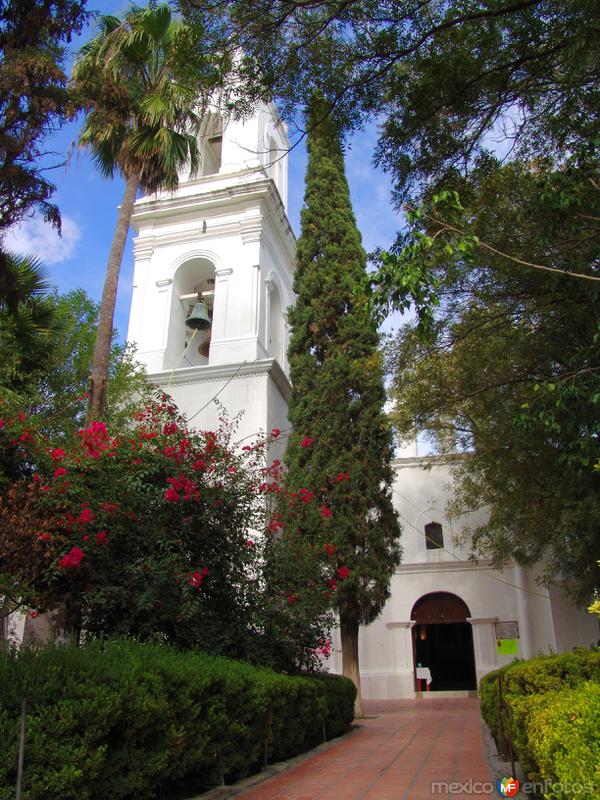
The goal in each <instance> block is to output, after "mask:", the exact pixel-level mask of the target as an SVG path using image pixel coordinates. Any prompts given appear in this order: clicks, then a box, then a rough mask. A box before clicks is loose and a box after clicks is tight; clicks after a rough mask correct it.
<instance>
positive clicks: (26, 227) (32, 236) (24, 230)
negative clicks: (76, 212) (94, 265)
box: [3, 215, 81, 264]
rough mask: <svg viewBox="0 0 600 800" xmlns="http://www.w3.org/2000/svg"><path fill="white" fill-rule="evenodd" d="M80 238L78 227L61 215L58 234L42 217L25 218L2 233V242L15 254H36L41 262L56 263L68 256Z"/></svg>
mask: <svg viewBox="0 0 600 800" xmlns="http://www.w3.org/2000/svg"><path fill="white" fill-rule="evenodd" d="M80 239H81V230H80V229H79V226H78V225H77V223H76V222H75V220H73V219H71V217H68V216H66V215H63V217H62V236H59V235H58V231H57V230H56V228H53V227H52V225H48V223H46V222H44V221H43V220H41V219H36V218H29V219H24V220H23V222H21V223H20V224H19V225H17V226H15V227H14V228H12V229H11V230H10V231H9V232H8V233H7V234H6V238H5V239H4V242H3V246H4V247H5V248H6V250H12V251H13V252H15V253H19V255H33V256H36V257H37V258H39V259H40V260H41V261H42V262H43V263H44V264H60V263H61V262H62V261H67V260H68V259H69V258H71V256H72V255H73V254H74V253H75V248H76V247H77V243H78V242H79V240H80Z"/></svg>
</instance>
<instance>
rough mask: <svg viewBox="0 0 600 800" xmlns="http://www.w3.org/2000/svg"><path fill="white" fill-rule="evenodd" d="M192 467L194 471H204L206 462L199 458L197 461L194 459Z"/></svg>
mask: <svg viewBox="0 0 600 800" xmlns="http://www.w3.org/2000/svg"><path fill="white" fill-rule="evenodd" d="M192 469H193V470H194V472H202V471H203V470H205V469H206V462H205V461H203V460H202V459H201V458H199V459H198V460H197V461H194V463H193V464H192Z"/></svg>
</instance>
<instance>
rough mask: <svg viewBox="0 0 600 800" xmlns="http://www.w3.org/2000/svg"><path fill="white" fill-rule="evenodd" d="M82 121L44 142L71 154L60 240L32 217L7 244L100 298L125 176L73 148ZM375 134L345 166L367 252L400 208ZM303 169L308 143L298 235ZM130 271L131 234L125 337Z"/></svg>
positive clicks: (294, 168) (292, 185) (67, 284)
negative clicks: (107, 173)
mask: <svg viewBox="0 0 600 800" xmlns="http://www.w3.org/2000/svg"><path fill="white" fill-rule="evenodd" d="M127 7H128V4H127V3H123V2H122V1H121V0H96V2H95V3H90V8H93V9H94V10H98V11H99V12H100V13H111V14H113V13H116V14H121V13H122V12H123V11H124V10H126V9H127ZM92 32H93V25H92V29H91V30H90V29H88V30H87V31H86V32H84V34H83V35H82V36H81V37H79V38H78V39H77V41H75V42H74V43H73V44H72V47H71V49H72V50H73V51H76V50H77V49H78V48H79V47H80V46H81V43H82V42H83V41H85V40H86V39H87V38H89V36H90V35H91V33H92ZM78 128H79V123H73V124H70V125H66V126H65V127H63V128H62V129H61V130H60V131H58V132H57V133H56V134H55V135H54V136H53V137H52V138H51V139H49V140H48V141H47V142H46V147H45V149H46V150H47V151H52V152H53V153H54V154H55V155H54V156H53V158H54V162H53V163H60V162H62V161H64V160H65V158H66V155H67V153H69V152H70V153H71V155H70V158H69V160H68V164H67V165H66V166H64V167H63V166H61V167H57V168H55V169H53V170H52V171H51V172H50V180H52V181H53V182H54V183H55V185H56V187H57V192H56V195H55V197H54V201H55V202H56V203H57V205H58V206H59V208H60V211H61V214H62V219H63V234H62V238H61V239H59V238H58V235H57V234H56V232H55V231H54V230H53V229H52V228H51V227H50V226H48V225H45V224H44V223H43V222H42V221H41V220H39V219H35V218H34V219H27V220H25V221H24V222H23V223H22V225H21V226H20V227H19V228H18V229H16V230H14V231H12V232H11V233H10V234H9V235H8V236H7V238H6V241H5V246H6V247H7V248H9V249H12V250H17V251H18V252H21V253H33V254H34V255H36V256H38V257H39V258H40V259H41V260H42V262H43V263H44V264H45V265H46V267H47V269H48V272H49V276H50V280H51V282H52V283H53V284H55V285H56V286H57V287H58V289H59V291H61V292H63V291H68V290H69V289H74V288H77V287H82V288H83V289H85V291H86V292H88V294H89V295H90V296H91V297H93V298H95V299H96V300H99V299H100V296H101V294H102V285H103V281H104V272H105V268H106V259H107V257H108V251H109V248H110V244H111V239H112V235H113V231H114V226H115V224H116V218H117V206H118V204H119V203H120V200H121V195H122V192H123V182H122V180H121V179H120V178H115V179H114V180H113V181H107V180H106V179H104V178H103V177H101V175H100V174H99V173H98V172H97V171H96V169H95V167H94V165H93V163H92V162H91V160H90V158H89V156H88V155H87V153H86V152H85V151H82V150H78V149H77V148H76V147H75V143H76V139H77V132H78ZM376 138H377V131H376V125H375V124H371V125H369V126H368V127H367V129H366V130H365V131H363V132H361V133H359V134H357V135H355V136H354V137H353V138H352V139H351V140H350V141H349V142H348V147H347V153H346V173H347V177H348V181H349V184H350V191H351V195H352V202H353V206H354V212H355V214H356V217H357V221H358V226H359V229H360V231H361V233H362V236H363V243H364V246H365V248H366V249H367V251H370V250H373V249H374V248H375V247H377V246H381V247H386V246H389V245H390V244H391V243H392V241H393V240H394V237H395V233H396V230H397V228H398V226H399V221H398V215H397V214H396V212H394V211H393V209H392V206H391V202H390V182H389V179H388V178H387V176H386V175H385V174H384V173H383V172H382V171H381V170H377V169H375V168H374V167H373V165H372V156H373V150H374V146H375V141H376ZM305 169H306V150H305V147H304V144H303V143H301V144H300V145H299V146H298V147H296V148H294V149H293V151H292V153H291V154H290V157H289V216H290V222H291V224H292V227H293V228H294V231H295V232H296V235H298V234H299V217H300V209H301V207H302V197H303V192H304V173H305ZM132 271H133V254H132V247H131V237H130V240H129V241H128V245H127V249H126V253H125V256H124V259H123V266H122V272H121V280H120V284H119V294H118V299H117V309H116V315H115V325H116V327H117V328H118V331H119V335H120V338H124V336H125V334H126V332H127V319H128V316H129V304H130V300H131V285H132ZM386 327H389V325H386Z"/></svg>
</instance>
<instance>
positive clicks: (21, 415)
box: [18, 411, 27, 422]
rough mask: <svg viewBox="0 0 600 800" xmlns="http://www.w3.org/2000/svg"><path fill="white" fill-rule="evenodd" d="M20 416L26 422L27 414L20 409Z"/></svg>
mask: <svg viewBox="0 0 600 800" xmlns="http://www.w3.org/2000/svg"><path fill="white" fill-rule="evenodd" d="M18 417H19V419H20V420H21V422H25V420H26V419H27V414H26V413H25V412H24V411H19V414H18Z"/></svg>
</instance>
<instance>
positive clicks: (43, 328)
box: [0, 251, 58, 399]
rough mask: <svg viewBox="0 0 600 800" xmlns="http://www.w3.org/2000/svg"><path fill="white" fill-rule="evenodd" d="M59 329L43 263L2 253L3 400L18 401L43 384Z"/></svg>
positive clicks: (0, 339) (0, 378) (0, 353)
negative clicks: (47, 359) (42, 379)
mask: <svg viewBox="0 0 600 800" xmlns="http://www.w3.org/2000/svg"><path fill="white" fill-rule="evenodd" d="M57 328H58V324H57V314H56V309H55V308H54V304H53V302H52V297H51V294H50V287H49V285H48V282H47V276H46V272H45V270H44V268H43V266H42V264H41V262H40V261H39V260H38V259H36V258H33V257H29V256H25V257H22V256H17V255H16V254H14V253H9V252H6V251H0V365H1V366H0V398H2V399H7V398H8V399H15V398H18V396H19V394H20V393H23V392H24V391H25V392H26V391H27V390H28V389H29V388H30V387H31V386H32V385H34V384H35V382H36V381H39V380H40V378H41V376H42V375H44V373H45V371H46V357H47V355H48V353H49V352H51V351H52V349H53V347H54V346H55V343H54V337H55V336H56V334H57V333H58V330H57Z"/></svg>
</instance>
